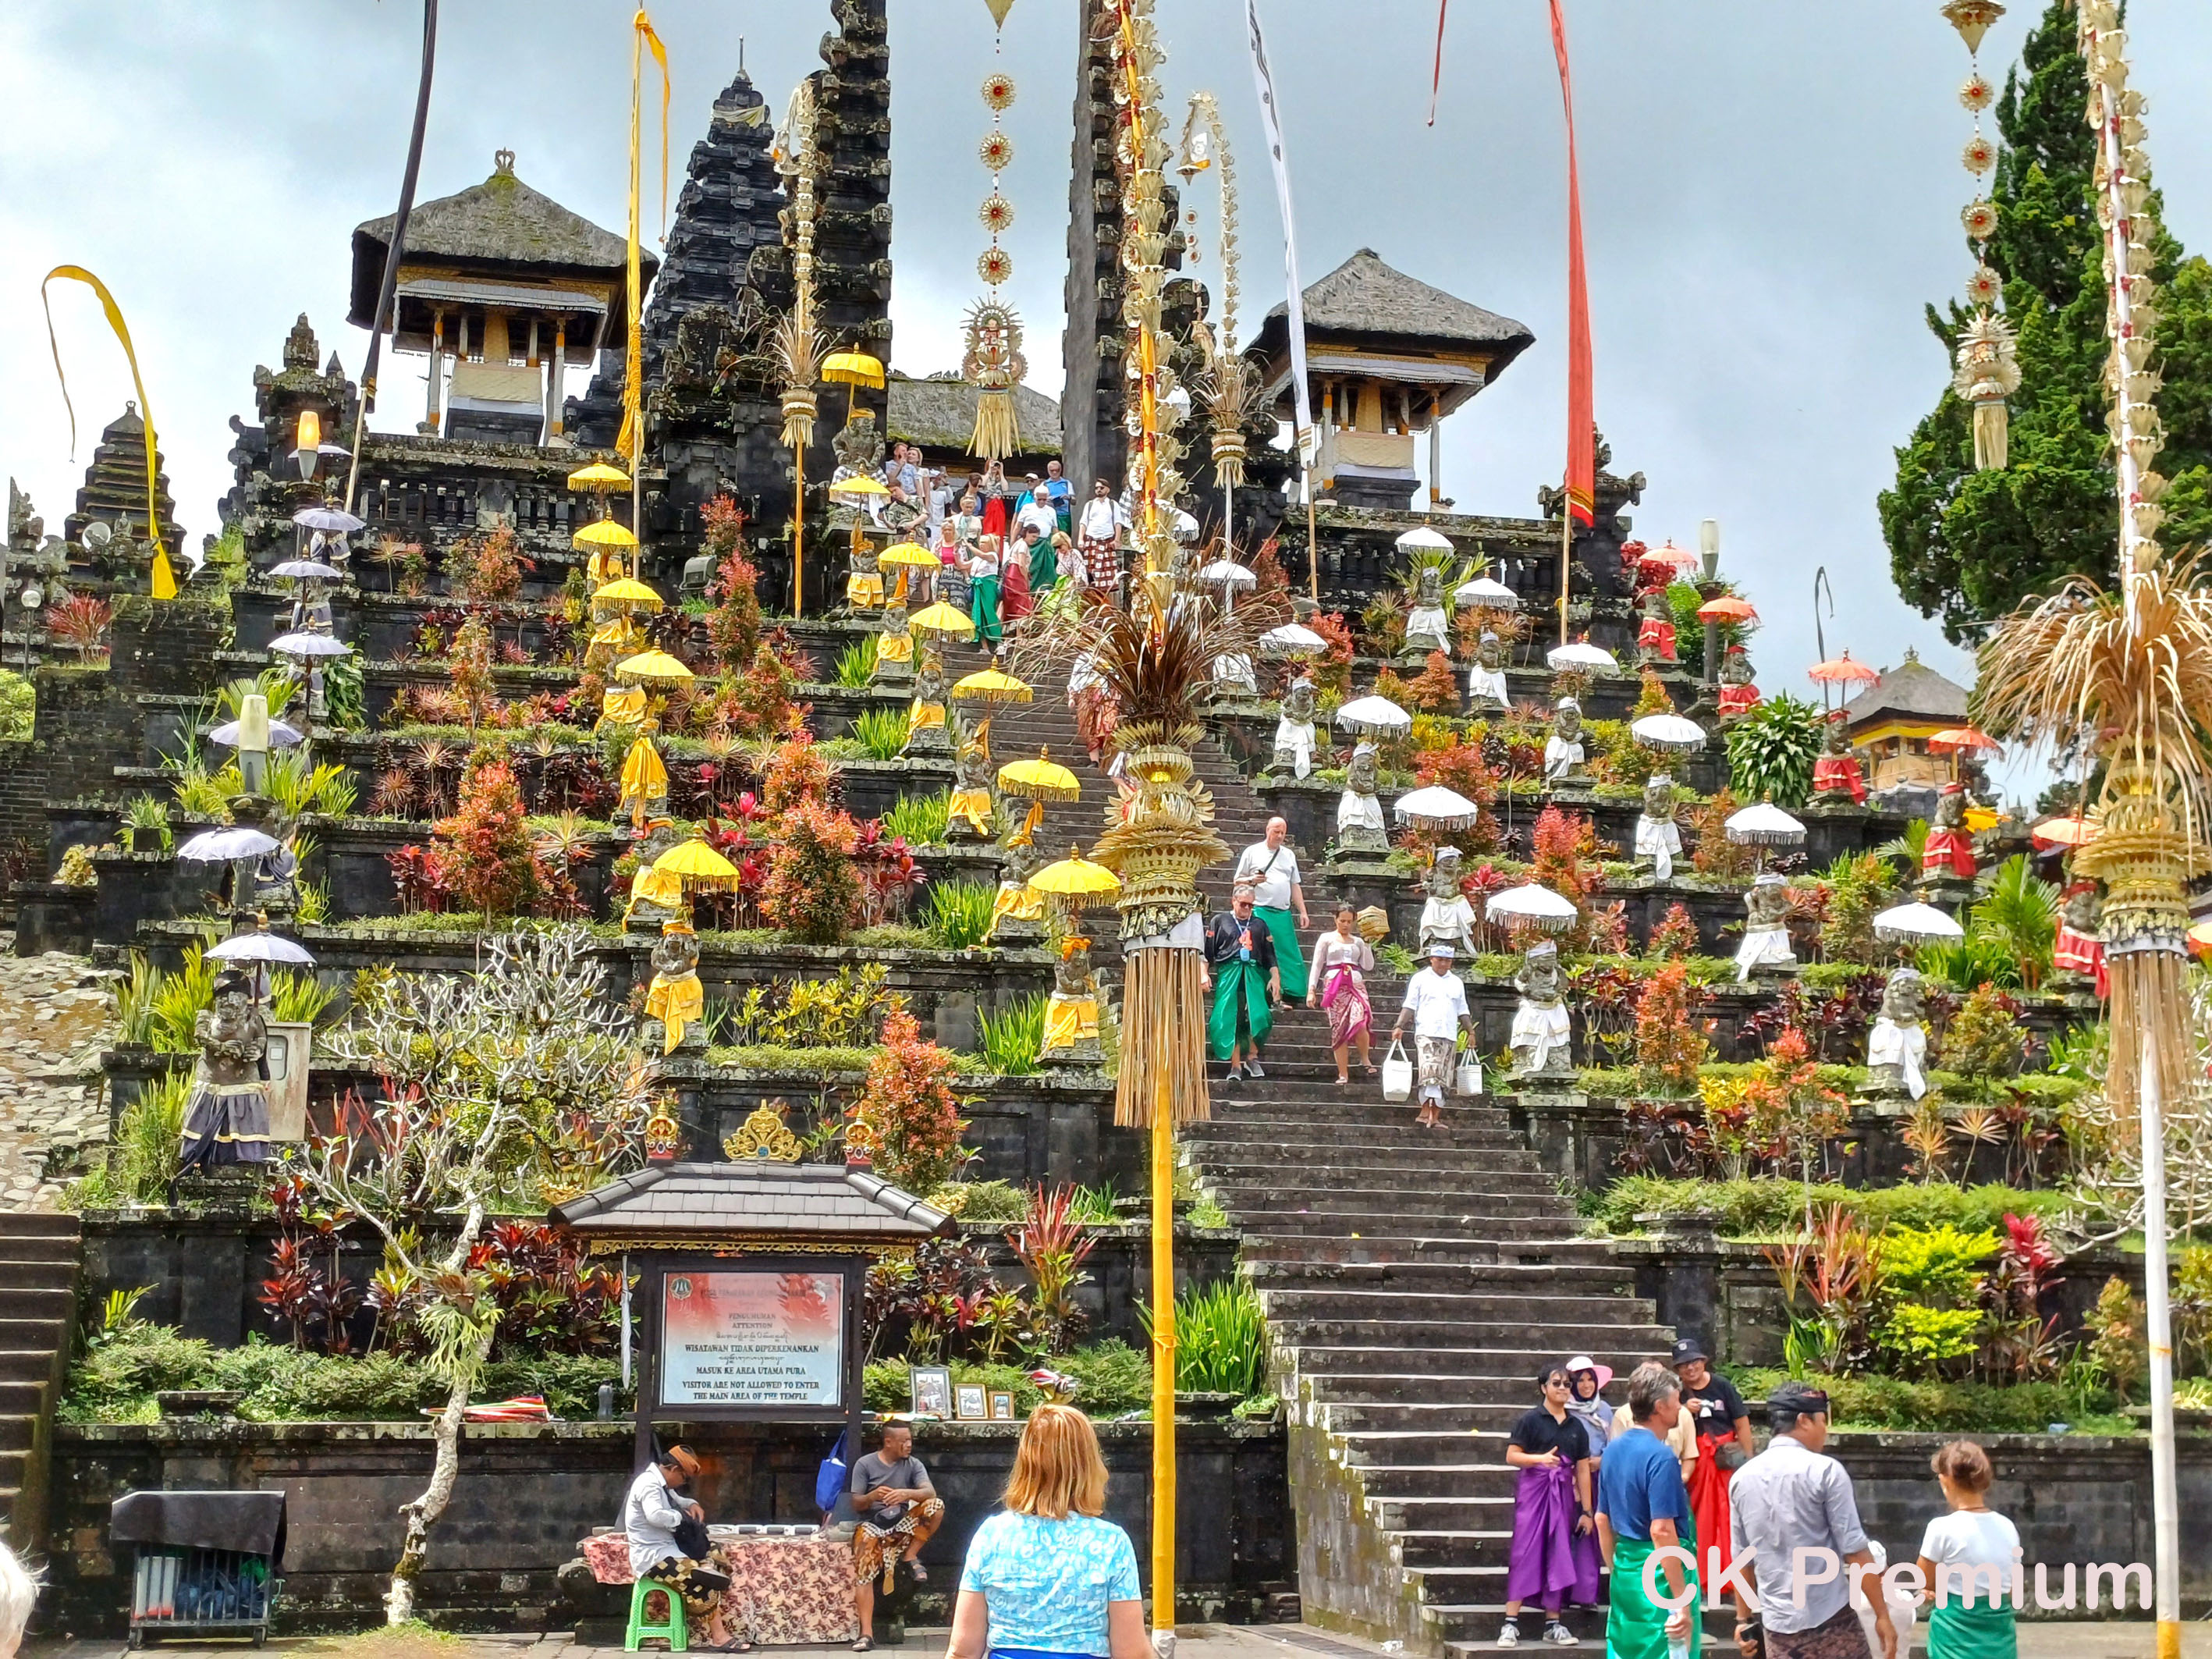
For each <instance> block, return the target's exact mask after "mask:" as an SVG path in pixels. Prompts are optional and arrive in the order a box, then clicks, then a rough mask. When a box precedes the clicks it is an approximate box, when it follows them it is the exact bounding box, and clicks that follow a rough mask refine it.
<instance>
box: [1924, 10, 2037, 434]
mask: <svg viewBox="0 0 2212 1659" xmlns="http://www.w3.org/2000/svg"><path fill="white" fill-rule="evenodd" d="M2003 15H2004V8H2003V7H2002V6H2001V5H1999V4H1998V3H1996V0H1948V4H1946V5H1945V6H1944V7H1943V18H1944V21H1946V22H1948V23H1949V24H1950V25H1951V27H1953V28H1955V29H1956V30H1958V31H1959V38H1960V40H1964V41H1965V42H1966V58H1967V62H1968V64H1969V68H1968V70H1967V75H1966V84H1965V85H1964V86H1962V87H1960V88H1959V101H1960V104H1962V105H1964V106H1966V111H1967V112H1968V113H1969V114H1971V115H1972V117H1973V118H1974V136H1973V137H1972V138H1970V139H1969V140H1967V142H1966V150H1965V151H1964V153H1963V154H1962V155H1961V156H1960V161H1962V162H1963V163H1964V164H1965V167H1966V171H1967V172H1968V173H1972V175H1973V177H1974V199H1973V200H1972V202H1969V203H1968V204H1966V208H1965V209H1964V210H1962V211H1961V212H1960V216H1959V219H1960V223H1961V224H1962V225H1964V226H1965V228H1966V234H1967V235H1968V236H1970V237H1971V238H1972V239H1973V240H1974V242H1975V243H1976V244H1977V246H1978V252H1977V254H1976V256H1975V262H1974V274H1973V275H1972V276H1970V277H1968V278H1967V279H1966V298H1967V299H1968V300H1969V301H1972V303H1973V305H1974V306H1975V307H1977V309H1976V311H1975V313H1974V318H1973V320H1972V322H1970V323H1968V324H1967V325H1966V327H1965V328H1964V329H1962V330H1961V331H1960V334H1959V343H1958V347H1957V354H1956V355H1957V364H1958V367H1957V369H1956V372H1955V373H1954V374H1953V375H1952V377H1951V388H1952V390H1953V391H1954V392H1957V393H1958V394H1959V396H1960V397H1961V398H1965V399H1966V401H1967V402H1968V403H1970V404H1972V405H1973V408H1974V467H1975V470H1976V471H1981V472H1990V471H2002V468H2003V467H2004V465H2005V462H2006V459H2007V450H2008V432H2009V428H2010V417H2009V416H2008V413H2007V411H2006V406H2005V399H2006V398H2009V397H2010V396H2011V395H2012V394H2013V393H2014V392H2017V391H2019V390H2020V363H2019V361H2018V357H2017V355H2016V353H2015V338H2014V335H2013V330H2012V325H2011V324H2009V323H2008V322H2007V321H2006V320H2005V319H2004V317H2003V315H2002V313H2000V312H1999V311H1997V310H1996V307H1997V306H1999V305H2000V304H2001V303H2002V301H2003V299H2004V284H2003V283H2002V282H2001V281H2000V280H1999V279H1998V276H1997V274H1996V271H1994V270H1990V263H1989V258H1988V243H1989V240H1990V237H1992V236H1994V235H1995V234H1996V228H1997V207H1996V203H1994V202H1992V201H1990V199H1989V197H1988V195H1987V194H1986V193H1985V192H1984V190H1983V187H1982V180H1983V179H1984V178H1985V177H1986V176H1987V175H1988V173H1989V172H1990V168H1992V167H1995V166H1996V161H1997V152H1996V145H1995V144H1993V143H1990V141H1989V140H1988V139H1987V138H1986V137H1984V136H1983V134H1982V114H1983V112H1984V111H1985V110H1987V109H1988V108H1989V107H1990V105H1991V104H1993V103H1995V102H1996V91H1995V90H1994V89H1993V88H1991V87H1990V83H1989V82H1988V81H1987V80H1986V79H1984V77H1983V75H1982V67H1981V58H1980V53H1981V47H1982V37H1983V36H1984V35H1985V34H1987V33H1989V32H1990V25H1991V24H1992V23H1994V22H1996V21H1997V19H1998V18H2000V17H2002V16H2003Z"/></svg>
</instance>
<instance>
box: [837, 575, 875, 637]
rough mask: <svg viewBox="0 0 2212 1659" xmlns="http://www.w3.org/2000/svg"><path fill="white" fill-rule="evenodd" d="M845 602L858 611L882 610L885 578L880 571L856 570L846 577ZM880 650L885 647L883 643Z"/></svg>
mask: <svg viewBox="0 0 2212 1659" xmlns="http://www.w3.org/2000/svg"><path fill="white" fill-rule="evenodd" d="M845 603H846V604H848V605H851V606H852V607H853V608H854V610H856V611H880V610H882V609H883V605H884V579H883V576H882V574H881V573H880V572H876V571H866V570H856V571H854V573H853V574H851V575H849V576H848V577H846V578H845ZM876 648H877V650H878V651H879V652H880V651H881V650H882V649H883V647H882V646H881V645H878V647H876Z"/></svg>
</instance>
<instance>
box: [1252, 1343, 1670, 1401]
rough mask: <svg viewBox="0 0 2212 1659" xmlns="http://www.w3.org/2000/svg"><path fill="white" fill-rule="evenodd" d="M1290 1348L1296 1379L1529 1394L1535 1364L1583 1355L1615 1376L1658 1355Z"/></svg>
mask: <svg viewBox="0 0 2212 1659" xmlns="http://www.w3.org/2000/svg"><path fill="white" fill-rule="evenodd" d="M1291 1346H1293V1347H1295V1348H1296V1349H1297V1356H1298V1359H1299V1362H1300V1364H1299V1374H1300V1375H1301V1376H1315V1377H1331V1378H1337V1377H1341V1378H1346V1379H1350V1378H1355V1377H1380V1376H1443V1377H1454V1378H1458V1379H1460V1383H1459V1384H1458V1386H1464V1387H1468V1388H1473V1387H1476V1386H1480V1385H1484V1384H1487V1383H1512V1384H1514V1385H1515V1386H1516V1387H1517V1386H1521V1385H1522V1384H1526V1385H1527V1386H1528V1388H1529V1389H1531V1390H1533V1389H1534V1377H1535V1375H1536V1367H1537V1366H1538V1365H1540V1364H1544V1363H1546V1362H1547V1361H1549V1360H1555V1359H1561V1358H1566V1357H1567V1356H1568V1355H1569V1354H1573V1353H1587V1354H1589V1356H1590V1358H1593V1359H1595V1360H1596V1361H1597V1362H1598V1363H1599V1364H1601V1365H1610V1366H1612V1367H1613V1370H1614V1373H1615V1374H1616V1376H1626V1375H1627V1374H1628V1372H1629V1371H1631V1370H1634V1369H1635V1368H1636V1367H1637V1366H1638V1365H1640V1364H1643V1363H1644V1361H1645V1360H1647V1359H1650V1358H1657V1357H1658V1356H1656V1355H1655V1354H1653V1353H1651V1352H1647V1351H1646V1350H1645V1349H1644V1347H1643V1346H1642V1344H1641V1343H1638V1344H1633V1345H1628V1346H1620V1345H1613V1346H1608V1345H1604V1344H1601V1345H1600V1346H1597V1347H1595V1348H1579V1349H1577V1348H1566V1349H1562V1350H1560V1351H1559V1352H1557V1353H1554V1352H1552V1350H1551V1349H1549V1348H1533V1347H1525V1346H1516V1347H1511V1348H1493V1347H1477V1346H1472V1345H1469V1344H1467V1343H1462V1342H1437V1343H1432V1344H1430V1345H1428V1346H1424V1347H1420V1348H1402V1347H1395V1346H1391V1345H1390V1344H1389V1343H1387V1342H1368V1343H1360V1342H1356V1341H1354V1342H1343V1343H1335V1344H1331V1345H1329V1346H1326V1347H1323V1346H1314V1345H1312V1344H1296V1343H1294V1344H1291ZM1616 1386H1617V1385H1616Z"/></svg>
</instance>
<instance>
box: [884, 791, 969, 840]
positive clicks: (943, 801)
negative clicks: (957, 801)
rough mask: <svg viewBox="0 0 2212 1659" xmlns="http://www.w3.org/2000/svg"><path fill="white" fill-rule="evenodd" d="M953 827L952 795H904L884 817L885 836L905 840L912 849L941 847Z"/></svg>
mask: <svg viewBox="0 0 2212 1659" xmlns="http://www.w3.org/2000/svg"><path fill="white" fill-rule="evenodd" d="M951 823H952V792H951V790H949V789H940V790H939V791H938V792H937V793H935V794H933V795H902V796H900V797H899V798H898V799H897V800H896V801H895V802H893V803H892V805H891V810H890V811H888V812H886V813H884V817H883V825H884V834H885V835H887V836H904V837H905V838H906V843H907V845H908V846H909V847H939V846H942V845H943V844H944V842H945V830H946V829H949V828H950V827H951Z"/></svg>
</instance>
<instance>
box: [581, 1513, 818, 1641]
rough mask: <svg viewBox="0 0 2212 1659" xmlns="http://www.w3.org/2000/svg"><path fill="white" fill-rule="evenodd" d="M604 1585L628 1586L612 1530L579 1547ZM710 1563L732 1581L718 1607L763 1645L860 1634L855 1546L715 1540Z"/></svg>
mask: <svg viewBox="0 0 2212 1659" xmlns="http://www.w3.org/2000/svg"><path fill="white" fill-rule="evenodd" d="M582 1554H583V1558H584V1561H585V1564H586V1565H587V1566H589V1567H590V1568H591V1570H592V1577H594V1578H596V1579H598V1580H599V1583H602V1584H627V1583H629V1582H630V1571H629V1543H628V1542H627V1541H625V1540H624V1539H623V1535H622V1534H620V1533H618V1532H606V1533H596V1534H593V1535H592V1536H591V1537H589V1538H586V1540H584V1541H583V1546H582ZM714 1554H715V1556H716V1557H717V1558H718V1559H717V1560H716V1562H715V1563H714V1565H716V1566H717V1567H718V1568H719V1569H720V1570H722V1571H726V1572H727V1573H728V1574H729V1575H730V1588H729V1590H728V1593H727V1594H726V1595H724V1596H723V1598H722V1609H723V1612H724V1613H725V1615H726V1617H727V1619H728V1620H729V1625H730V1628H731V1629H732V1631H733V1632H743V1633H744V1635H745V1636H746V1637H747V1638H750V1640H752V1641H755V1642H758V1643H762V1644H784V1643H806V1644H817V1645H818V1644H827V1643H832V1642H849V1641H851V1640H852V1639H853V1638H854V1637H856V1636H858V1635H859V1634H860V1612H859V1609H858V1607H857V1605H856V1604H855V1601H854V1589H853V1547H852V1545H851V1544H849V1543H848V1542H846V1541H844V1540H842V1539H834V1538H819V1537H817V1538H770V1537H749V1536H739V1537H736V1538H729V1537H724V1538H718V1539H717V1540H716V1541H715V1543H714Z"/></svg>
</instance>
